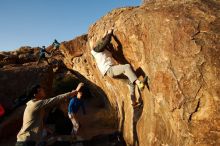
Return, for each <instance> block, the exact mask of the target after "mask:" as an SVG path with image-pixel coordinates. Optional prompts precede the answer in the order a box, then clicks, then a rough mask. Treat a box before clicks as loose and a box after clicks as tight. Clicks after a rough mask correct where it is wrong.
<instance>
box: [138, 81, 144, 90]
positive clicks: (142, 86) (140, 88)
mask: <svg viewBox="0 0 220 146" xmlns="http://www.w3.org/2000/svg"><path fill="white" fill-rule="evenodd" d="M137 86H138V88H139V90H141V91H142V90H143V89H144V83H143V82H140V83H138V84H137Z"/></svg>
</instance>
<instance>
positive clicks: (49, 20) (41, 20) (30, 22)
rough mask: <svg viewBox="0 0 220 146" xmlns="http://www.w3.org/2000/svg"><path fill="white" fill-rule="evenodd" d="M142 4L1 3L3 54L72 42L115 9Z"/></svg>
mask: <svg viewBox="0 0 220 146" xmlns="http://www.w3.org/2000/svg"><path fill="white" fill-rule="evenodd" d="M140 4H141V0H120V1H118V0H111V1H106V2H105V3H104V2H103V1H101V0H95V1H93V2H92V3H89V2H88V0H81V1H72V0H63V1H60V0H53V1H51V0H47V1H44V0H38V1H34V0H20V1H17V0H2V1H1V5H0V21H1V23H0V32H1V33H0V51H13V50H16V49H18V48H20V47H22V46H30V47H41V46H49V45H51V44H52V42H53V40H54V39H57V40H58V41H59V42H63V41H69V40H72V39H74V38H76V37H77V36H81V35H83V34H87V32H88V29H89V27H90V26H91V25H92V24H94V23H95V22H96V21H97V20H99V19H100V18H101V17H102V16H104V15H106V14H107V13H108V12H110V11H112V10H113V9H116V8H121V7H128V6H139V5H140Z"/></svg>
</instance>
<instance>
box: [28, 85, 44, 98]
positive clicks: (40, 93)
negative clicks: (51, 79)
mask: <svg viewBox="0 0 220 146" xmlns="http://www.w3.org/2000/svg"><path fill="white" fill-rule="evenodd" d="M29 97H31V98H32V99H37V100H40V99H43V98H44V97H45V91H44V88H42V87H41V86H40V85H39V84H37V85H34V86H33V87H32V88H31V90H30V93H29Z"/></svg>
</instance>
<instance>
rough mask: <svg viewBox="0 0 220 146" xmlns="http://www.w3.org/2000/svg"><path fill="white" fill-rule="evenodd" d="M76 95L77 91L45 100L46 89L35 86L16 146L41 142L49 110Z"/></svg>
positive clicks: (28, 145) (32, 145)
mask: <svg viewBox="0 0 220 146" xmlns="http://www.w3.org/2000/svg"><path fill="white" fill-rule="evenodd" d="M76 94H77V91H76V90H73V91H71V92H69V93H65V94H61V95H58V96H56V97H53V98H48V99H44V98H45V91H44V88H42V87H41V86H40V85H35V86H33V87H32V89H31V91H30V94H29V96H30V97H32V99H31V100H30V101H28V102H27V106H26V108H25V111H24V115H23V125H22V128H21V130H20V131H19V133H18V135H17V142H16V146H35V145H36V144H38V143H39V142H41V141H40V139H41V135H42V130H43V127H44V123H43V120H44V116H45V113H46V111H48V108H52V107H54V106H55V105H58V103H60V102H62V101H64V99H66V98H67V97H74V96H75V95H76Z"/></svg>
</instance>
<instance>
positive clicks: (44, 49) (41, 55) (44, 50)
mask: <svg viewBox="0 0 220 146" xmlns="http://www.w3.org/2000/svg"><path fill="white" fill-rule="evenodd" d="M45 53H47V54H50V53H49V52H47V50H46V48H45V46H42V48H40V54H39V59H38V61H37V65H38V64H39V63H40V61H41V60H46V61H47V63H48V64H49V62H48V59H47V58H46V56H45Z"/></svg>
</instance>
